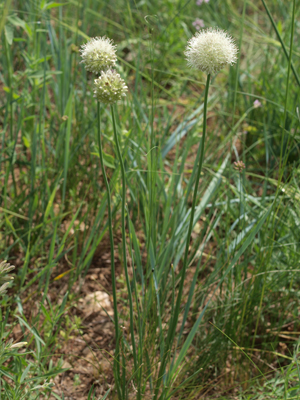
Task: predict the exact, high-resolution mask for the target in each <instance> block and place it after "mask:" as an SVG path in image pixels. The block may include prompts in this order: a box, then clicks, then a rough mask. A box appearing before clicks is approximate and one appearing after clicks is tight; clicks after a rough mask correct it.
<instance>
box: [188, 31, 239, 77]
mask: <svg viewBox="0 0 300 400" xmlns="http://www.w3.org/2000/svg"><path fill="white" fill-rule="evenodd" d="M237 53H238V48H237V46H236V44H235V42H234V40H233V38H232V37H231V36H230V35H229V34H228V33H227V32H225V31H223V30H221V29H214V28H209V29H205V30H202V31H200V32H198V33H196V35H195V36H194V37H192V38H191V39H190V40H189V41H188V44H187V47H186V51H185V53H184V54H185V56H186V59H187V61H188V65H189V66H191V67H193V68H197V69H199V70H200V71H203V72H205V73H207V74H216V73H217V72H219V71H220V70H221V69H222V68H224V67H225V66H226V64H230V65H233V64H234V63H236V60H237Z"/></svg>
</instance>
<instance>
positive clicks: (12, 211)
mask: <svg viewBox="0 0 300 400" xmlns="http://www.w3.org/2000/svg"><path fill="white" fill-rule="evenodd" d="M1 11H2V15H1V23H0V30H1V35H2V36H1V37H2V53H1V65H2V71H1V82H2V91H3V95H2V103H1V111H2V113H1V116H0V118H1V125H2V130H1V138H0V140H1V149H0V160H1V161H0V162H1V175H0V177H1V197H0V202H1V204H0V212H1V219H0V235H1V241H0V260H4V259H8V260H9V261H10V262H11V263H14V264H15V265H16V267H17V273H16V277H15V287H14V289H15V290H14V291H10V292H9V293H10V296H9V297H8V295H6V297H4V299H3V300H1V301H2V303H1V304H2V307H3V310H8V306H11V310H14V309H15V308H16V305H17V307H18V314H17V315H18V318H19V322H20V324H21V325H22V327H23V332H24V340H26V341H27V342H29V343H30V344H29V346H31V347H30V348H31V350H32V352H33V354H34V359H35V360H36V365H39V368H40V369H39V372H36V371H35V372H36V373H37V374H40V375H41V376H44V375H45V374H46V372H45V371H46V369H47V368H48V367H49V365H52V364H51V362H50V360H51V357H52V355H53V354H54V353H57V351H58V350H57V348H56V346H57V343H58V333H59V331H60V328H61V327H63V326H64V324H65V319H64V318H65V315H67V313H68V308H69V307H70V306H71V305H72V304H73V303H74V301H75V294H74V288H75V286H77V284H78V283H79V285H82V284H84V278H85V276H86V274H87V273H88V270H89V268H90V267H91V266H92V265H93V262H94V257H95V254H97V249H98V248H99V246H101V244H102V243H103V241H104V240H106V237H107V235H109V226H110V223H109V217H111V220H112V226H113V230H112V231H111V232H110V234H111V243H113V242H114V243H115V247H116V249H118V252H116V253H117V254H118V255H119V260H120V262H121V265H122V268H121V269H119V270H118V275H119V276H120V277H122V276H123V275H124V276H125V272H126V259H127V266H128V269H127V271H128V274H126V280H127V298H126V300H124V301H125V302H126V303H125V304H126V307H124V303H123V302H122V303H121V301H120V297H119V293H118V290H115V291H114V294H116V301H117V302H118V316H119V320H123V321H126V320H130V325H129V327H128V329H123V328H122V327H121V326H120V327H119V326H118V325H117V332H118V334H117V335H116V337H115V339H116V340H117V343H116V349H118V348H119V350H120V352H119V357H117V356H116V358H115V362H114V363H113V364H114V368H115V369H119V370H120V373H119V376H120V382H116V383H117V385H118V388H116V387H115V388H112V389H111V392H110V393H108V394H107V396H108V397H109V396H110V395H111V393H115V391H116V390H117V389H118V390H117V392H118V393H119V397H120V398H122V400H123V399H126V398H137V399H142V398H148V396H149V398H150V397H153V398H155V399H160V400H166V399H169V398H197V396H198V397H199V396H200V394H202V395H204V394H207V393H210V396H215V397H217V395H218V396H221V395H222V394H224V393H225V394H226V393H228V390H242V389H243V390H248V394H247V392H244V394H241V396H243V397H244V398H259V394H257V393H262V395H261V397H263V396H265V397H264V398H266V396H268V395H270V396H271V395H274V396H277V398H284V397H282V396H286V398H287V396H288V395H290V394H291V396H296V395H297V392H295V391H293V390H296V389H297V387H299V374H298V372H297V371H298V369H297V368H298V364H297V358H296V354H297V346H296V344H297V343H298V342H297V340H298V336H297V335H296V333H297V332H298V331H299V322H298V312H299V290H298V288H299V267H298V259H299V257H298V255H299V240H298V238H299V221H300V210H299V205H298V203H299V202H298V200H299V193H300V190H299V162H298V160H299V151H298V129H299V112H298V111H297V107H298V105H299V93H300V91H299V79H298V75H297V67H299V52H298V47H299V46H297V44H299V43H298V42H299V39H298V37H299V35H298V33H299V32H298V31H299V29H298V28H299V27H298V25H297V23H296V22H297V18H298V17H299V1H298V0H293V1H292V2H282V1H280V0H263V1H262V2H260V1H253V2H247V1H245V2H242V3H241V2H237V1H233V0H226V1H225V0H224V1H223V0H222V1H221V0H220V1H217V0H216V1H212V0H211V1H210V2H209V3H207V4H206V3H204V4H202V5H201V6H199V7H198V6H196V5H195V2H194V1H185V2H183V1H181V0H179V1H176V2H173V1H172V2H171V1H163V2H158V1H157V0H152V1H151V2H150V1H144V2H140V3H137V2H132V1H126V2H121V1H119V0H115V1H114V2H113V3H109V2H106V1H102V0H98V1H96V0H90V1H89V2H87V3H85V2H82V1H75V0H70V1H69V2H67V3H66V4H65V3H63V4H61V5H59V4H57V3H46V2H44V1H41V0H35V1H28V2H25V3H24V2H19V1H15V2H9V1H7V2H6V3H4V4H2V6H1ZM195 16H201V18H203V19H204V22H205V24H206V26H219V27H220V28H222V29H227V30H229V31H230V33H231V34H232V35H233V36H234V37H235V38H236V41H237V43H240V60H239V68H238V69H237V70H235V71H234V70H224V71H223V72H222V73H221V74H219V75H218V76H217V77H216V78H214V79H213V80H212V82H211V87H210V93H209V96H208V103H207V104H208V110H207V115H208V122H207V123H208V130H207V138H206V141H205V153H204V163H203V169H202V174H201V177H200V181H199V180H198V179H197V176H196V167H197V165H196V161H195V160H197V157H198V156H197V148H198V145H199V141H200V140H201V132H202V128H203V120H205V119H203V116H204V114H205V111H204V109H203V100H204V87H205V86H204V85H205V76H204V75H202V74H199V73H196V72H193V71H192V70H189V69H188V68H187V66H186V62H185V60H184V57H183V51H184V48H185V45H186V41H187V39H188V38H189V37H191V35H192V34H193V33H194V30H193V29H194V28H193V25H192V22H193V20H194V18H195ZM241 21H242V24H241ZM103 35H107V36H108V37H111V38H113V39H114V41H115V42H116V43H117V44H118V49H119V52H118V56H119V60H118V61H119V65H120V66H119V72H120V74H121V75H122V76H123V78H124V79H125V80H126V82H127V84H128V86H129V88H130V94H129V95H128V96H127V98H126V100H125V101H124V102H121V103H120V104H118V107H117V109H116V112H115V114H114V116H112V114H111V112H110V110H109V109H106V108H102V110H101V138H100V140H101V143H102V149H103V153H102V156H101V167H105V170H106V173H107V178H108V183H109V186H110V191H111V197H110V194H109V192H108V190H107V184H106V183H105V177H104V172H103V170H101V168H100V166H99V160H98V159H97V157H98V147H99V148H100V147H101V146H100V144H99V142H98V136H97V132H98V131H97V129H98V125H97V104H96V101H95V100H94V99H93V93H92V79H93V77H92V76H91V75H89V74H87V73H86V72H85V70H84V68H83V67H82V66H81V65H80V64H79V61H80V60H79V54H78V46H79V45H81V44H82V43H83V42H85V41H86V40H87V38H88V37H92V36H103ZM298 69H299V68H298ZM256 99H258V100H260V102H261V103H262V106H261V107H259V108H255V107H254V106H253V102H254V100H256ZM99 112H100V110H99ZM98 115H99V114H98ZM245 132H246V133H245ZM116 136H117V137H118V138H119V142H120V143H119V148H118V146H117V144H116V140H115V137H116ZM118 153H119V157H117V154H118ZM120 155H121V157H122V160H123V161H124V166H122V165H121V164H120V162H119V159H120ZM238 158H239V159H241V160H243V161H244V163H245V164H246V169H245V170H244V171H243V172H242V173H239V172H237V171H235V170H234V168H233V165H232V164H233V161H234V160H236V159H238ZM123 167H124V168H123ZM101 171H102V172H101ZM121 172H122V175H121ZM121 176H122V180H123V182H122V183H121ZM196 181H197V183H199V189H198V190H197V193H196V194H197V196H196V198H195V204H196V208H195V216H194V218H193V227H192V240H191V241H190V246H189V248H188V250H189V251H188V253H187V259H186V266H187V269H186V278H185V281H182V276H184V274H182V266H183V264H182V260H183V257H184V250H185V243H186V238H187V236H188V230H189V221H190V216H191V204H192V195H193V188H194V187H195V183H196ZM125 188H126V191H125ZM110 199H111V203H110V202H109V200H110ZM125 200H126V203H125ZM122 204H123V210H122V211H123V213H122V215H121V209H122ZM108 207H109V209H110V210H111V216H109V215H108V214H107V209H108ZM121 220H122V221H123V226H125V225H126V232H123V239H122V243H120V241H119V239H118V237H120V236H119V231H121V224H120V223H121ZM78 227H82V228H81V229H79V228H78ZM73 231H74V233H73V234H72V232H73ZM113 236H114V237H113ZM124 237H126V239H125V240H124ZM119 244H120V245H119ZM65 260H67V261H65ZM112 272H113V270H112ZM66 277H67V289H66V290H65V291H64V293H63V295H62V296H63V298H62V299H61V300H62V301H61V302H56V303H55V302H53V301H51V300H50V297H49V293H50V292H51V287H52V286H53V284H54V283H56V284H57V283H59V282H61V281H63V280H64V279H66ZM181 290H182V297H181V293H180V291H181ZM111 293H113V291H112V292H111ZM27 296H34V298H35V300H36V301H37V302H38V303H39V304H40V306H39V311H38V313H37V314H32V315H31V316H30V318H29V319H28V318H26V316H25V313H24V311H23V309H24V307H25V305H26V301H27V300H26V298H27ZM178 296H179V297H178ZM178 298H179V300H180V301H179V300H176V299H178ZM176 301H177V302H176ZM10 312H11V313H12V312H13V311H10ZM8 313H9V312H8V311H7V317H6V318H8V315H9V314H8ZM115 314H116V310H115ZM2 315H3V314H2ZM119 320H116V319H115V322H116V323H117V324H118V321H119ZM170 321H173V322H174V321H175V322H176V323H175V322H174V324H173V326H172V327H171V328H172V329H171V330H170V328H169V326H170V325H169V324H170ZM286 327H292V328H293V329H292V330H288V329H287V328H286ZM1 329H2V328H1ZM168 332H169V333H168ZM287 332H290V333H287ZM170 338H171V339H172V340H170ZM292 338H294V339H295V340H293V339H292ZM134 342H135V345H136V346H134ZM283 342H285V344H286V345H287V349H288V350H286V352H283V351H281V350H280V349H281V348H282V346H281V345H282V343H283ZM293 343H295V348H294V347H293ZM134 349H136V351H134ZM115 354H117V355H118V351H117V353H115ZM293 354H295V355H293ZM113 358H114V355H113V354H111V360H112V361H113ZM118 358H119V359H118ZM49 363H50V364H49ZM270 366H271V367H272V368H270ZM49 368H50V367H49ZM19 371H22V368H21V366H20V368H19ZM55 371H56V372H53V374H54V373H58V372H59V370H58V369H56V370H55ZM270 371H271V372H272V374H271V375H269V373H270ZM0 374H1V379H2V381H3V379H4V378H3V372H2V371H0ZM20 374H21V375H22V373H20ZM7 379H9V378H7ZM45 379H46V378H45ZM263 382H265V384H266V385H265V388H264V389H262V388H261V385H262V384H263ZM253 385H254V387H255V388H257V390H258V391H260V392H257V393H255V396H256V397H249V396H254V395H253V393H251V390H252V388H253ZM292 386H294V387H293V388H292ZM295 388H296V389H295ZM215 389H217V391H216V393H217V394H216V395H214V394H213V393H215V391H214V390H215ZM91 390H92V389H91ZM46 391H47V389H45V393H46ZM91 393H92V391H90V395H89V396H91ZM225 394H224V395H225ZM61 396H63V395H61ZM247 396H248V397H247ZM12 398H13V397H12ZM62 398H63V397H62Z"/></svg>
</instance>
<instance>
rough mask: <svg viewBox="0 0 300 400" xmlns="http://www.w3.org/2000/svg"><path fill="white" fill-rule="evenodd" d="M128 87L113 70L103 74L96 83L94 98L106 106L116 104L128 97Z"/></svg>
mask: <svg viewBox="0 0 300 400" xmlns="http://www.w3.org/2000/svg"><path fill="white" fill-rule="evenodd" d="M126 92H127V86H126V85H125V82H124V80H123V79H122V78H121V77H120V75H119V74H118V73H117V72H116V71H113V70H108V71H107V72H103V71H102V72H101V76H100V77H99V78H98V79H95V81H94V97H95V98H96V99H97V100H98V101H99V102H100V103H104V104H114V103H116V102H117V101H118V100H120V99H121V98H122V97H123V96H126Z"/></svg>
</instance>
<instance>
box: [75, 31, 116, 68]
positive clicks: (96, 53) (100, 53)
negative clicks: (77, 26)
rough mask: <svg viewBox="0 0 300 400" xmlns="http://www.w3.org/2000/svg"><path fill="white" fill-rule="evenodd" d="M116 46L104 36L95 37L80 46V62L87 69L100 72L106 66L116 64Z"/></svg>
mask: <svg viewBox="0 0 300 400" xmlns="http://www.w3.org/2000/svg"><path fill="white" fill-rule="evenodd" d="M116 47H117V46H115V45H113V41H112V40H111V39H108V38H106V37H103V38H101V37H96V38H92V39H91V40H89V41H88V42H87V43H86V44H84V45H82V46H81V50H80V51H81V57H82V61H81V62H82V63H84V65H85V69H86V70H87V71H90V72H93V73H94V74H100V73H101V71H103V70H104V69H107V68H113V67H114V66H115V65H116V61H117V56H116Z"/></svg>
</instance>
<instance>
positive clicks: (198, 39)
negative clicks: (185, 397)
mask: <svg viewBox="0 0 300 400" xmlns="http://www.w3.org/2000/svg"><path fill="white" fill-rule="evenodd" d="M237 53H238V49H237V47H236V45H235V43H234V40H233V39H232V38H231V36H229V35H228V34H227V33H226V32H225V31H222V30H220V29H213V28H209V29H206V30H202V31H200V32H198V33H196V35H195V36H194V37H192V38H191V39H190V40H189V41H188V44H187V47H186V50H185V56H186V59H187V62H188V65H189V66H191V67H193V68H196V69H198V70H200V71H202V72H205V73H206V74H207V79H206V86H205V93H204V110H203V134H202V138H201V142H200V144H199V146H200V147H199V150H200V151H199V150H198V153H197V160H196V163H195V165H198V167H197V173H196V181H195V188H194V194H193V202H192V208H191V216H190V222H189V227H188V234H187V237H186V246H185V253H184V259H183V265H182V269H181V272H180V273H181V277H180V283H179V289H178V296H177V300H176V305H175V310H174V313H173V316H172V318H171V321H170V325H169V330H168V336H167V340H166V346H165V349H164V355H163V358H162V362H161V365H160V369H159V372H158V379H157V382H156V387H155V395H154V399H153V400H157V397H158V394H159V390H160V383H161V380H162V378H163V376H164V373H165V367H166V362H167V358H168V353H169V350H170V348H171V347H172V344H173V341H174V337H175V332H176V327H177V323H178V316H179V314H180V312H179V311H180V305H181V299H182V292H183V286H184V282H185V275H186V270H187V266H188V254H189V247H190V240H191V234H192V230H193V225H194V216H195V208H196V200H197V193H198V186H199V181H200V176H201V171H202V165H203V159H204V144H205V136H206V125H207V121H206V119H207V100H208V90H209V84H210V77H211V75H212V74H216V73H217V72H219V71H220V70H221V69H222V68H223V67H225V65H227V64H229V65H233V64H234V63H235V62H236V61H237Z"/></svg>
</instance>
